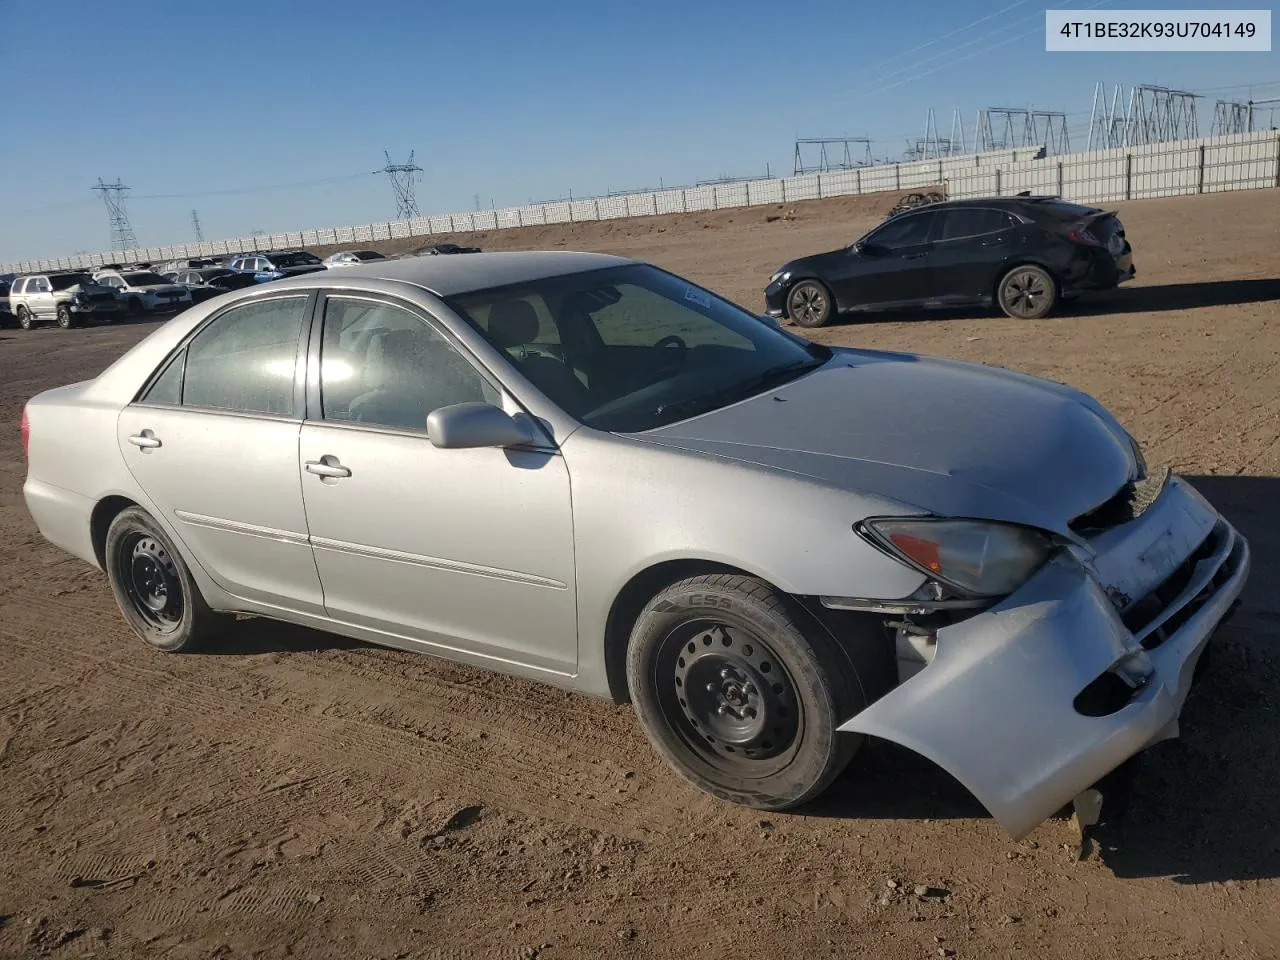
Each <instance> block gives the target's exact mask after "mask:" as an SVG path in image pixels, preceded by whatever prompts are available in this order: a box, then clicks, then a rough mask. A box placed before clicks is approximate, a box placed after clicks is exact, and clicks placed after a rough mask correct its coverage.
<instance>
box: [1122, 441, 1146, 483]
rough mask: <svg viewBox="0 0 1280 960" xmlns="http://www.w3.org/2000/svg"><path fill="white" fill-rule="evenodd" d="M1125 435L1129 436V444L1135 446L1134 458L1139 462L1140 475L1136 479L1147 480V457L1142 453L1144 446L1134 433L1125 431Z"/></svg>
mask: <svg viewBox="0 0 1280 960" xmlns="http://www.w3.org/2000/svg"><path fill="white" fill-rule="evenodd" d="M1125 436H1126V437H1128V438H1129V446H1130V447H1132V448H1133V459H1134V460H1135V461H1136V462H1137V464H1138V475H1137V476H1136V477H1134V480H1145V479H1146V478H1147V458H1146V457H1144V456H1143V455H1142V447H1140V446H1138V441H1137V440H1136V439H1135V438H1134V436H1133V434H1132V433H1129V431H1127V430H1126V431H1125Z"/></svg>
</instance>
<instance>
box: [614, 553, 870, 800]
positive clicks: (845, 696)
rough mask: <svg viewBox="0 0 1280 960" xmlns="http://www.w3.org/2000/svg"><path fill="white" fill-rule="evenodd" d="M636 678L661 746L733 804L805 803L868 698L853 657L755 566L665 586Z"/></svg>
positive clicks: (634, 689) (648, 725)
mask: <svg viewBox="0 0 1280 960" xmlns="http://www.w3.org/2000/svg"><path fill="white" fill-rule="evenodd" d="M627 683H628V688H629V691H630V694H631V700H632V703H633V704H634V705H635V708H636V713H637V715H638V716H639V718H640V722H641V724H642V725H643V726H644V729H645V733H646V734H647V735H648V737H649V740H650V742H651V743H652V744H653V746H654V748H655V749H656V750H657V751H658V753H659V754H661V755H662V756H663V758H664V759H666V760H667V762H668V763H670V764H671V765H672V766H673V767H674V768H675V769H676V771H677V772H678V773H680V774H681V775H682V776H683V777H684V778H685V779H687V780H689V781H690V782H692V783H693V784H695V785H696V786H698V787H699V788H701V789H702V790H704V791H706V792H708V793H710V794H712V795H714V796H717V797H720V798H721V799H725V800H729V801H731V802H734V803H741V804H745V805H747V806H752V807H758V808H760V809H766V810H783V809H788V808H790V807H794V806H797V805H799V804H802V803H804V802H806V801H807V800H810V799H812V798H813V797H815V796H817V795H818V794H819V793H821V792H822V791H823V790H824V789H826V787H827V785H828V784H829V783H830V782H831V781H832V780H833V779H834V778H835V777H836V775H837V774H839V772H840V771H841V770H842V769H843V768H844V767H845V765H846V764H847V763H848V762H849V759H850V758H851V757H852V756H853V753H854V752H855V751H856V749H857V747H858V744H859V743H860V738H859V737H856V736H851V735H845V734H838V733H837V732H836V727H838V726H839V725H840V724H841V723H843V722H844V721H845V720H846V719H848V718H849V717H850V716H852V715H853V714H854V713H856V712H857V711H858V710H859V709H861V707H862V705H863V704H864V702H865V701H864V700H863V694H862V687H861V685H860V683H859V681H858V677H857V674H856V672H855V670H854V668H853V663H852V661H851V660H850V658H848V657H847V656H845V655H844V654H843V652H842V651H841V650H840V648H839V647H838V646H837V645H836V644H835V641H834V640H833V638H832V637H831V635H830V634H829V633H827V632H826V631H825V629H824V628H823V627H822V626H821V625H820V624H818V623H817V622H816V621H813V620H812V619H811V618H810V617H808V615H807V614H805V613H804V612H803V611H802V610H800V609H799V608H798V607H796V606H794V605H793V604H792V603H791V602H790V601H789V600H788V599H786V598H784V597H782V596H781V595H779V594H778V593H777V592H776V591H775V590H773V588H772V587H770V586H769V585H768V584H766V583H764V582H763V581H761V580H758V579H755V578H753V577H747V576H740V575H734V574H716V575H711V576H702V577H692V578H690V579H688V580H682V581H680V582H679V583H676V584H673V585H672V586H670V587H668V588H667V589H665V590H663V591H662V592H661V593H659V594H658V595H657V596H656V597H654V598H653V599H652V600H651V601H650V602H649V604H648V605H647V606H646V607H645V609H644V611H643V612H642V613H641V615H640V617H639V618H638V620H637V621H636V624H635V627H634V628H633V630H632V634H631V644H630V647H629V648H628V653H627Z"/></svg>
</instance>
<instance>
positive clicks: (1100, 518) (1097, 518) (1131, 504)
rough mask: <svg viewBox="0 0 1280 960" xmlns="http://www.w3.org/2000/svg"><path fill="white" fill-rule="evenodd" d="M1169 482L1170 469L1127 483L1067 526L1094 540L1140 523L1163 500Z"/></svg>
mask: <svg viewBox="0 0 1280 960" xmlns="http://www.w3.org/2000/svg"><path fill="white" fill-rule="evenodd" d="M1168 479H1169V470H1168V468H1165V469H1164V470H1161V471H1158V472H1156V473H1152V474H1148V475H1147V476H1145V477H1143V478H1142V479H1141V480H1137V481H1131V482H1129V483H1126V484H1125V485H1124V486H1123V487H1121V488H1120V489H1119V490H1117V491H1116V492H1115V494H1114V495H1113V496H1111V497H1110V498H1109V499H1107V500H1105V501H1104V502H1103V503H1102V504H1101V505H1099V506H1097V507H1094V508H1093V509H1092V510H1090V511H1089V512H1088V513H1082V514H1080V516H1078V517H1076V518H1075V519H1074V520H1072V521H1071V522H1070V523H1069V524H1068V525H1067V526H1069V527H1070V528H1071V530H1072V532H1074V533H1078V534H1079V535H1080V536H1082V537H1091V536H1097V535H1098V534H1100V533H1103V532H1105V531H1107V530H1110V529H1112V528H1113V527H1119V526H1121V525H1123V524H1126V523H1129V522H1130V521H1131V520H1137V519H1138V518H1139V517H1140V516H1142V515H1143V514H1144V513H1146V512H1147V508H1148V507H1150V506H1151V505H1152V504H1153V503H1155V502H1156V500H1157V499H1159V497H1160V493H1161V492H1162V491H1163V490H1164V485H1165V483H1166V481H1168Z"/></svg>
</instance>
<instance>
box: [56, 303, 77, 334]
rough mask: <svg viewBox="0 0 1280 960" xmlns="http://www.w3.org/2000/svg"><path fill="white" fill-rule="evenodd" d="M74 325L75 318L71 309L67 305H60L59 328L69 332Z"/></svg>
mask: <svg viewBox="0 0 1280 960" xmlns="http://www.w3.org/2000/svg"><path fill="white" fill-rule="evenodd" d="M73 323H75V317H74V316H73V315H72V313H71V308H70V307H69V306H67V305H66V304H65V303H60V304H58V326H60V327H61V328H62V329H63V330H67V329H69V328H70V327H71V325H72V324H73Z"/></svg>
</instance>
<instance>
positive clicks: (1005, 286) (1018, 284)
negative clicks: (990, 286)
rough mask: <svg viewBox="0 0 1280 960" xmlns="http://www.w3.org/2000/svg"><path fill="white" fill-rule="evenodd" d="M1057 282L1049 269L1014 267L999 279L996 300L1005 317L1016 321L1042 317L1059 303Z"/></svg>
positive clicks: (1029, 266) (1027, 266)
mask: <svg viewBox="0 0 1280 960" xmlns="http://www.w3.org/2000/svg"><path fill="white" fill-rule="evenodd" d="M1057 297H1058V285H1057V284H1056V283H1054V281H1053V277H1052V276H1050V275H1049V271H1047V270H1045V269H1043V268H1042V267H1035V266H1031V265H1030V264H1028V265H1026V266H1021V267H1014V268H1013V269H1012V270H1010V271H1009V272H1008V273H1006V274H1005V275H1004V276H1003V277H1001V278H1000V285H999V286H998V287H997V289H996V300H997V301H998V302H999V304H1000V309H1001V310H1003V311H1004V313H1005V315H1006V316H1009V317H1013V318H1014V319H1015V320H1039V319H1041V318H1042V317H1045V316H1048V314H1049V311H1050V310H1052V309H1053V306H1054V304H1055V303H1056V302H1057Z"/></svg>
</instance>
